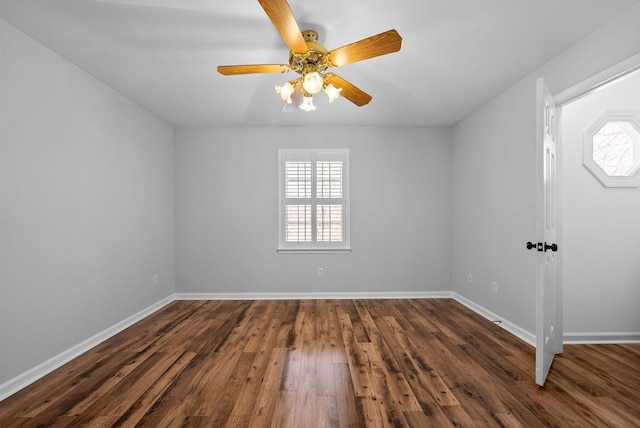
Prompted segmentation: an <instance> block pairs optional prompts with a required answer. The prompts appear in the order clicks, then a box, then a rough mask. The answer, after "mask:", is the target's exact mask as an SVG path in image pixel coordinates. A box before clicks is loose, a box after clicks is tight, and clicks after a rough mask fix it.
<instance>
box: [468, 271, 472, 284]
mask: <svg viewBox="0 0 640 428" xmlns="http://www.w3.org/2000/svg"><path fill="white" fill-rule="evenodd" d="M467 281H469V284H471V283H473V275H471V274H470V273H468V274H467Z"/></svg>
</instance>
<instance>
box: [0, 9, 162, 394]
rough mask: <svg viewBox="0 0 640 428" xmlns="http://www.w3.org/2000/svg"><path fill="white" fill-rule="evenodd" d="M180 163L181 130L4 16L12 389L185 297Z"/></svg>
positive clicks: (2, 307)
mask: <svg viewBox="0 0 640 428" xmlns="http://www.w3.org/2000/svg"><path fill="white" fill-rule="evenodd" d="M172 159H173V130H172V128H171V127H170V126H168V125H167V124H165V123H164V122H162V121H161V120H159V119H157V118H156V117H154V116H152V115H150V114H149V113H148V112H146V111H144V110H143V109H141V108H140V107H138V106H137V105H135V104H133V103H131V102H130V101H128V100H126V99H124V98H123V97H122V96H120V95H119V94H117V93H116V92H114V91H113V90H111V89H109V88H108V87H106V86H105V85H103V84H102V83H100V82H99V81H97V80H95V79H94V78H92V77H90V76H88V75H87V74H86V73H85V72H83V71H82V70H80V69H78V68H77V67H76V66H74V65H72V64H70V63H68V62H67V61H65V60H64V59H62V58H61V57H59V56H58V55H56V54H54V53H53V52H51V51H50V50H48V49H46V48H44V47H43V46H41V45H39V44H38V43H36V42H34V41H33V40H32V39H30V38H28V37H27V36H25V35H24V34H22V33H20V32H18V31H17V30H15V29H14V28H13V27H11V26H9V25H8V24H6V23H5V22H4V21H1V20H0V201H1V204H2V205H1V209H0V384H2V383H3V382H5V381H7V380H9V379H11V378H13V377H15V376H17V375H19V374H21V373H23V372H25V371H27V370H28V369H31V368H32V367H34V366H36V365H38V364H40V363H42V362H43V361H46V360H47V359H49V358H51V357H53V356H55V355H57V354H59V353H60V352H62V351H65V350H67V349H69V348H70V347H72V346H74V345H77V344H78V343H80V342H82V341H83V340H85V339H87V338H89V337H91V336H92V335H94V334H96V333H98V332H100V331H102V330H104V329H106V328H108V327H111V326H112V325H114V324H116V323H117V322H119V321H122V320H123V319H125V318H127V317H128V316H130V315H132V314H134V313H136V312H138V311H140V310H141V309H143V308H146V307H148V306H150V305H151V304H153V303H156V302H158V301H159V300H161V299H162V298H164V297H166V296H168V295H170V294H171V293H172V292H173V286H174V271H173V260H174V257H173V162H172ZM153 274H158V275H159V279H160V284H159V286H156V287H154V286H152V276H153Z"/></svg>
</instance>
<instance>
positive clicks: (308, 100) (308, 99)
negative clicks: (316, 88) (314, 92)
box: [298, 92, 316, 111]
mask: <svg viewBox="0 0 640 428" xmlns="http://www.w3.org/2000/svg"><path fill="white" fill-rule="evenodd" d="M298 107H300V108H301V109H302V110H304V111H313V110H315V109H316V106H314V105H313V98H312V96H311V94H309V93H306V92H305V94H304V98H303V99H302V104H300V105H299V106H298Z"/></svg>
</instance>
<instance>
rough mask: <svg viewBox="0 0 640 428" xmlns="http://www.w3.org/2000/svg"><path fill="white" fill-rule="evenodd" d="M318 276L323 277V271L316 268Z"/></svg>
mask: <svg viewBox="0 0 640 428" xmlns="http://www.w3.org/2000/svg"><path fill="white" fill-rule="evenodd" d="M318 276H324V269H322V268H318Z"/></svg>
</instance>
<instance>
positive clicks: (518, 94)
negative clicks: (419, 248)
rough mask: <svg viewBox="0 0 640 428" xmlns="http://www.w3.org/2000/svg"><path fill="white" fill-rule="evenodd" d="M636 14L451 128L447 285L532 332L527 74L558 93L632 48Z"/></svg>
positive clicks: (531, 128) (531, 127) (531, 99)
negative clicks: (450, 256)
mask: <svg viewBox="0 0 640 428" xmlns="http://www.w3.org/2000/svg"><path fill="white" fill-rule="evenodd" d="M639 20H640V5H637V6H634V7H633V8H631V9H629V10H627V11H626V12H625V13H624V14H622V15H619V16H618V17H617V18H615V19H613V20H611V21H610V22H608V23H607V24H606V25H604V26H603V27H601V28H599V29H597V30H596V31H594V32H592V33H591V34H589V35H588V36H587V37H586V38H585V39H583V40H581V41H580V42H578V43H577V44H576V45H574V46H572V47H571V48H569V49H567V50H566V51H564V52H563V53H561V54H560V55H558V56H556V57H555V58H553V59H552V60H551V61H549V62H548V63H546V64H544V65H543V66H542V67H540V68H539V69H538V70H535V71H534V72H532V73H531V74H530V75H529V76H527V77H525V78H524V79H522V80H520V81H519V82H517V83H515V84H514V85H513V86H512V87H510V88H509V89H508V90H506V91H505V92H503V93H502V94H499V95H498V96H496V97H495V98H494V99H492V100H491V101H489V102H488V103H486V104H485V105H484V106H482V107H481V108H479V109H478V110H476V111H475V112H474V113H472V114H471V115H469V116H468V117H466V118H465V119H464V120H462V121H460V122H459V123H458V124H457V125H456V126H455V127H454V129H453V137H452V138H453V143H452V144H453V148H452V165H453V180H452V194H453V203H452V207H453V208H452V209H453V222H452V231H453V234H452V236H453V239H452V246H453V260H452V264H453V271H452V280H453V289H454V291H456V292H458V293H460V294H461V295H463V296H465V297H467V298H469V299H471V300H472V301H474V302H475V303H478V304H480V305H482V306H484V307H485V308H487V309H490V310H491V311H493V312H495V313H496V314H498V315H500V316H501V317H503V318H505V319H507V320H508V321H510V322H512V323H514V324H516V325H518V326H520V327H521V328H523V329H525V330H527V331H529V332H532V333H534V332H535V284H536V282H535V278H536V271H535V263H536V257H535V255H534V254H533V253H532V252H529V251H527V250H526V249H525V247H524V245H525V243H526V242H527V241H530V240H534V239H536V235H535V232H536V218H535V198H536V185H535V173H536V170H535V135H536V129H535V80H536V79H537V78H539V77H544V78H545V79H546V80H547V82H548V84H549V87H550V88H551V91H552V93H558V92H560V91H562V90H565V89H568V88H570V87H571V86H573V85H576V84H578V83H580V82H582V81H583V80H585V79H587V78H589V77H591V76H593V75H595V74H597V73H599V72H601V71H603V70H605V69H606V68H608V67H610V66H613V65H614V64H617V63H619V62H621V61H623V60H624V59H627V58H629V57H631V56H633V55H634V54H637V53H638V52H640V26H639V25H638V21H639ZM469 272H471V273H473V274H474V281H473V284H471V285H470V284H468V282H467V273H469ZM491 281H497V282H498V285H499V293H498V295H494V294H492V293H491V288H490V283H491ZM583 310H584V311H585V312H588V311H590V310H591V308H583Z"/></svg>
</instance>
